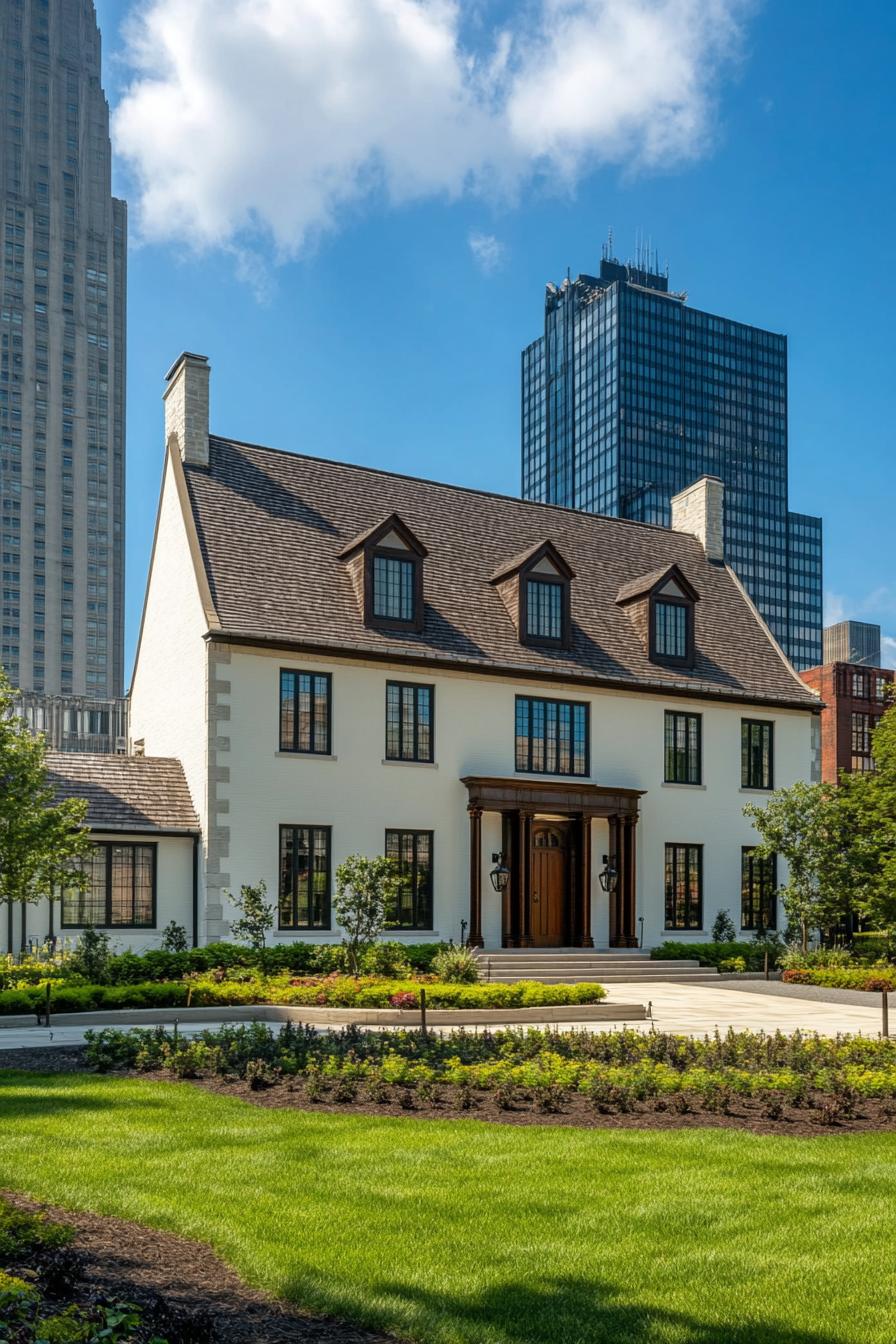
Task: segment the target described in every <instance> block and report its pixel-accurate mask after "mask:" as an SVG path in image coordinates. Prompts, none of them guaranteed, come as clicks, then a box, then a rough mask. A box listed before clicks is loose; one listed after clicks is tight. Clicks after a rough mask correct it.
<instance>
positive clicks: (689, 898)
mask: <svg viewBox="0 0 896 1344" xmlns="http://www.w3.org/2000/svg"><path fill="white" fill-rule="evenodd" d="M666 928H667V929H702V928H703V846H702V845H674V844H673V845H666Z"/></svg>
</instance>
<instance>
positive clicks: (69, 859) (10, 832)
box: [0, 668, 90, 909]
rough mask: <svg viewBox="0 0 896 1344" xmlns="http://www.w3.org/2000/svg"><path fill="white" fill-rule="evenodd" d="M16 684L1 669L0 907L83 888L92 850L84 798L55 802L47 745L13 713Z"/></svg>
mask: <svg viewBox="0 0 896 1344" xmlns="http://www.w3.org/2000/svg"><path fill="white" fill-rule="evenodd" d="M11 711H12V687H11V686H10V684H9V681H8V680H7V678H6V675H5V674H4V672H3V669H2V668H0V905H4V904H7V905H9V907H10V909H11V907H12V903H13V901H20V902H23V903H31V904H34V903H35V902H37V901H39V900H41V899H42V898H43V897H44V896H52V894H53V892H54V891H55V890H56V889H57V887H67V888H75V889H76V890H81V891H83V890H84V888H85V886H86V883H87V878H86V874H85V873H84V870H83V867H82V863H81V860H82V859H83V858H84V856H85V855H86V854H87V852H88V850H89V849H90V838H89V834H88V831H87V828H86V827H85V825H84V823H85V820H86V817H87V803H86V802H85V801H84V800H83V799H81V798H68V799H66V800H65V801H64V802H62V803H56V802H55V794H54V790H53V787H52V785H51V784H50V783H49V781H48V778H47V760H46V757H47V745H46V741H45V739H44V738H43V737H42V736H38V737H35V736H33V735H32V734H31V733H30V732H29V730H28V726H27V724H26V723H25V722H24V720H22V719H19V718H15V717H14V716H13V715H12V712H11Z"/></svg>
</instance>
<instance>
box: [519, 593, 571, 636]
mask: <svg viewBox="0 0 896 1344" xmlns="http://www.w3.org/2000/svg"><path fill="white" fill-rule="evenodd" d="M523 582H524V583H525V586H526V626H525V629H526V637H527V639H530V640H533V641H538V642H539V643H548V644H563V643H564V642H565V624H566V622H565V608H566V593H567V588H568V584H567V582H566V581H565V580H563V579H541V578H537V579H536V578H526V577H525V576H524V578H523Z"/></svg>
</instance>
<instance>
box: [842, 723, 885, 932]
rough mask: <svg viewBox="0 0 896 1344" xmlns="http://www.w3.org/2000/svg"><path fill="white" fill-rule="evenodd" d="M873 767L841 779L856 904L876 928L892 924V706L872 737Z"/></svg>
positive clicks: (883, 927)
mask: <svg viewBox="0 0 896 1344" xmlns="http://www.w3.org/2000/svg"><path fill="white" fill-rule="evenodd" d="M871 751H872V754H873V756H874V766H875V768H874V770H873V771H869V772H868V773H866V774H857V775H846V774H844V775H843V776H842V779H841V783H840V791H841V793H842V795H843V799H844V805H845V810H846V813H847V817H848V822H849V828H850V835H851V838H852V846H851V847H852V858H853V863H854V867H855V871H856V873H857V882H858V885H859V888H860V890H859V892H858V896H857V901H856V905H857V908H858V909H859V911H860V912H861V914H862V915H864V916H865V918H866V919H867V920H868V921H869V923H871V924H872V925H874V926H875V927H876V928H879V929H884V930H893V929H894V928H896V706H893V705H891V707H890V708H889V709H888V710H887V712H886V713H885V714H884V716H883V718H882V719H881V720H880V723H879V724H878V727H877V729H876V730H875V732H874V736H873V738H872V740H871Z"/></svg>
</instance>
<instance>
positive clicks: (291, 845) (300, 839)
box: [279, 826, 330, 929]
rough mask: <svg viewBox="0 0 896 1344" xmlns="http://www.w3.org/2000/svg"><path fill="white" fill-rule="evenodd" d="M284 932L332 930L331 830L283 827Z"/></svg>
mask: <svg viewBox="0 0 896 1344" xmlns="http://www.w3.org/2000/svg"><path fill="white" fill-rule="evenodd" d="M279 927H280V928H281V929H328V928H329V927H330V827H329V826H281V827H280V900H279Z"/></svg>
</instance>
